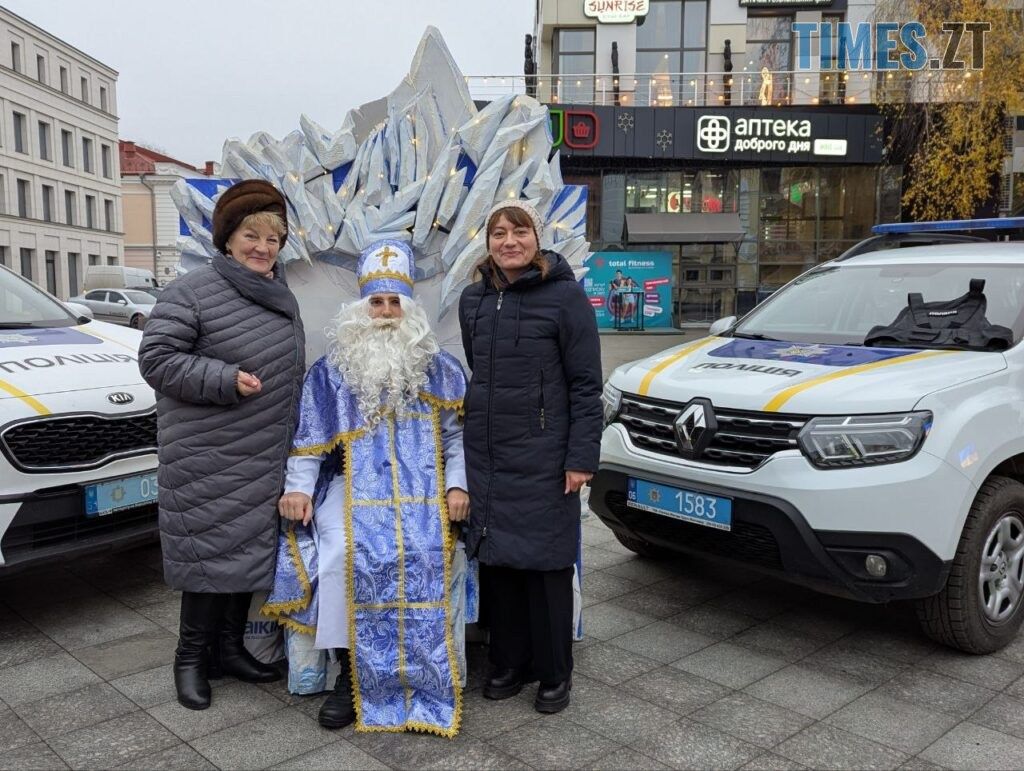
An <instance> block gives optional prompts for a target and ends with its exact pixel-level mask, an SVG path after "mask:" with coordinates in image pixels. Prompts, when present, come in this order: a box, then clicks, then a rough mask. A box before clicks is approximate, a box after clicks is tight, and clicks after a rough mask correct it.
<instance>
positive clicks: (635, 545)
mask: <svg viewBox="0 0 1024 771" xmlns="http://www.w3.org/2000/svg"><path fill="white" fill-rule="evenodd" d="M612 533H613V535H614V536H615V537H616V538H617V539H618V540H619V543H621V544H622V545H623V546H625V547H626V548H627V549H629V550H630V551H631V552H633V553H634V554H638V555H640V556H641V557H648V558H650V559H664V558H665V557H670V556H672V552H670V551H669V550H668V549H663V548H662V547H660V546H653V545H651V544H649V543H647V541H641V540H640V539H639V538H634V537H633V536H631V535H625V534H623V533H619V532H616V531H614V530H613V531H612Z"/></svg>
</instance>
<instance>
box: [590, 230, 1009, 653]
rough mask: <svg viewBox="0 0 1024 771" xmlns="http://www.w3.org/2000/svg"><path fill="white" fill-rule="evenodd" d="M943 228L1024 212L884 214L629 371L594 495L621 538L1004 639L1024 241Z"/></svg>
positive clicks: (609, 409) (644, 550)
mask: <svg viewBox="0 0 1024 771" xmlns="http://www.w3.org/2000/svg"><path fill="white" fill-rule="evenodd" d="M993 223H995V224H993ZM951 227H955V228H958V229H961V230H966V229H980V228H983V227H1014V228H1016V229H1020V228H1022V227H1024V220H1012V221H1007V220H994V221H988V220H980V221H979V220H975V221H971V222H970V223H963V222H958V223H918V224H917V225H913V226H878V227H876V228H875V230H876V232H879V233H882V234H883V235H879V236H878V237H876V238H874V239H869V241H867V242H863V244H859V245H858V246H857V247H855V248H854V249H852V250H850V252H847V254H845V255H843V257H841V258H839V259H837V260H834V261H832V262H830V263H827V264H824V265H821V266H818V267H816V268H814V269H812V270H810V271H808V272H807V273H805V274H803V275H802V276H801V277H799V278H798V279H796V280H795V281H793V282H791V283H790V284H789V285H787V286H786V287H785V288H783V289H782V290H781V291H779V292H777V293H776V294H775V295H774V296H773V297H772V298H771V299H769V300H768V301H767V302H765V303H764V304H762V305H760V306H758V307H757V308H756V309H755V310H754V311H752V312H751V313H750V314H749V315H747V316H746V317H745V318H743V319H742V320H740V321H739V322H736V320H735V318H730V319H724V320H722V321H721V322H717V323H716V325H714V326H713V327H712V329H711V334H710V336H708V337H705V338H704V339H702V340H698V341H696V342H692V343H688V344H685V345H682V346H678V347H676V348H673V349H671V350H668V351H665V352H663V353H661V354H658V355H656V356H653V357H651V358H648V359H644V360H642V361H638V362H634V363H631V364H627V365H625V366H622V367H619V368H618V369H616V370H615V372H613V373H612V375H611V377H610V378H609V379H608V382H607V383H606V385H605V392H604V402H605V416H606V421H607V427H606V429H605V432H604V436H603V440H602V446H601V465H600V471H599V472H598V474H597V475H596V476H595V478H594V480H593V483H592V490H591V495H590V505H591V507H592V508H593V509H594V511H595V512H596V513H597V514H598V516H599V517H600V518H601V519H602V520H603V521H604V522H605V523H606V524H607V525H608V526H609V527H610V528H611V529H612V530H613V531H614V532H615V534H616V536H617V537H618V538H619V540H620V541H621V542H622V543H623V544H625V545H626V546H628V547H629V548H631V549H633V550H634V551H636V552H638V553H640V554H647V555H664V554H666V553H670V552H675V551H679V552H698V553H703V554H709V555H715V556H717V557H719V558H722V559H726V560H732V561H734V562H735V563H737V564H742V565H743V566H746V567H752V568H758V569H761V570H764V571H767V572H769V573H771V574H774V575H777V576H779V577H781V578H786V579H788V580H792V581H796V582H799V583H802V584H804V585H807V586H810V587H812V588H816V589H819V590H822V591H825V592H829V593H834V594H838V595H841V596H846V597H852V598H856V599H860V600H864V601H867V602H887V601H890V600H897V599H910V600H914V601H915V604H916V607H917V614H918V617H919V620H920V622H921V624H922V627H923V629H924V630H925V632H926V633H927V634H929V635H930V636H932V637H933V638H935V639H937V640H939V641H941V642H943V643H945V644H948V645H951V646H954V647H957V648H960V649H962V650H965V651H970V652H975V653H985V652H990V651H994V650H997V649H999V648H1000V647H1002V646H1004V645H1006V644H1007V643H1008V642H1010V640H1012V639H1013V637H1014V635H1015V634H1016V632H1017V630H1018V628H1019V627H1020V625H1021V621H1022V620H1024V615H1022V611H1021V606H1022V604H1024V346H1022V345H1020V344H1019V343H1020V340H1021V338H1022V336H1024V244H1022V243H1020V242H1007V243H999V242H991V241H983V239H979V238H977V237H973V236H967V235H956V234H948V233H944V232H942V231H944V230H946V229H949V228H951ZM910 230H913V231H915V232H912V233H908V232H907V231H910ZM979 241H983V242H980V243H979ZM924 243H931V244H932V245H913V244H924ZM908 244H909V248H893V247H907V246H908ZM982 282H984V283H983V284H982ZM979 292H980V293H981V294H983V296H984V297H983V299H984V303H982V302H981V299H982V298H980V297H979V294H978V293H979ZM965 297H967V298H968V300H970V302H967V301H965ZM957 298H958V299H957ZM922 303H923V304H922ZM965 303H966V304H965ZM968 305H970V306H971V309H972V313H973V314H974V316H973V318H974V320H973V321H971V322H970V324H973V325H974V326H973V327H970V328H969V325H967V324H964V325H963V326H962V327H960V326H959V322H957V321H956V319H957V318H958V314H961V315H962V314H963V312H964V309H965V308H967V306H968ZM911 306H914V307H916V309H917V311H919V312H920V313H919V315H918V316H915V317H914V318H915V319H916V321H914V322H913V323H911V324H909V325H908V324H907V323H906V320H907V317H908V316H907V314H908V310H907V309H908V308H909V307H911ZM986 306H987V307H986ZM979 307H980V309H981V311H980V320H979V314H978V308H979ZM921 314H923V315H921ZM968 315H969V314H968ZM896 322H900V323H896ZM954 322H955V323H954ZM932 327H934V328H935V329H942V328H943V327H945V328H946V329H945V331H943V332H941V333H940V334H934V333H933V331H932ZM950 327H956V328H953V329H950ZM865 342H867V343H868V344H867V345H866V344H865ZM880 343H881V344H880Z"/></svg>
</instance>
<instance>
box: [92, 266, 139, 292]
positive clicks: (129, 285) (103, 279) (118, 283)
mask: <svg viewBox="0 0 1024 771" xmlns="http://www.w3.org/2000/svg"><path fill="white" fill-rule="evenodd" d="M156 286H157V283H156V277H155V276H154V275H153V271H151V270H146V269H145V268H129V267H127V266H125V265H90V266H88V267H87V268H86V269H85V283H84V289H85V290H86V291H88V290H90V289H102V288H103V287H113V288H114V289H153V288H155V287H156Z"/></svg>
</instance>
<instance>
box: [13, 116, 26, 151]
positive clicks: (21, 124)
mask: <svg viewBox="0 0 1024 771" xmlns="http://www.w3.org/2000/svg"><path fill="white" fill-rule="evenodd" d="M26 125H27V121H26V119H25V115H24V114H23V113H20V112H16V113H14V152H16V153H28V135H27V134H26V130H27V128H26Z"/></svg>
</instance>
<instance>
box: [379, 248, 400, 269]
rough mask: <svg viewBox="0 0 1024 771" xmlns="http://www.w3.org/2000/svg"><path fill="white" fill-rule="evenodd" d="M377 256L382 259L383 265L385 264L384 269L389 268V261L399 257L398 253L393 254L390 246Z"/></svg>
mask: <svg viewBox="0 0 1024 771" xmlns="http://www.w3.org/2000/svg"><path fill="white" fill-rule="evenodd" d="M377 256H378V257H380V261H381V264H383V265H384V267H385V268H387V267H388V260H390V259H391V258H392V257H397V256H398V252H393V251H391V247H390V246H385V247H384V249H383V250H381V251H379V252H377Z"/></svg>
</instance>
